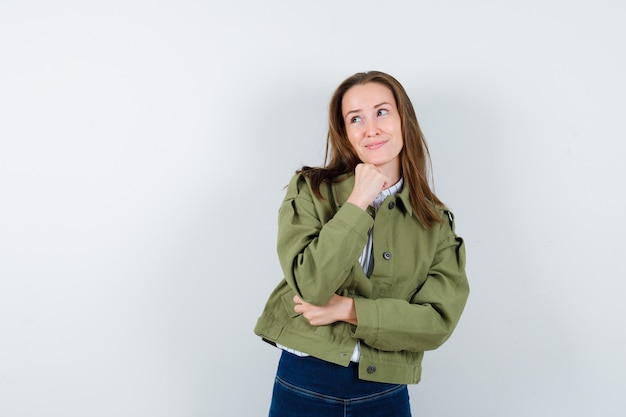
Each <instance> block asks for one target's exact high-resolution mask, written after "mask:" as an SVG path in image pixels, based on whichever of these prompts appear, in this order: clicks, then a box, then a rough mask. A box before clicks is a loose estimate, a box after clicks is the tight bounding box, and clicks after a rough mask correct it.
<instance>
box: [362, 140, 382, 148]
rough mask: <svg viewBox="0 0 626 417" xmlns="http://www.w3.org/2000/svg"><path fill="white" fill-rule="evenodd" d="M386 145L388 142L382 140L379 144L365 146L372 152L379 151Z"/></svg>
mask: <svg viewBox="0 0 626 417" xmlns="http://www.w3.org/2000/svg"><path fill="white" fill-rule="evenodd" d="M385 143H387V141H386V140H382V141H379V142H373V143H370V144H367V145H365V147H366V148H367V149H369V150H370V151H375V150H376V149H378V148H380V147H381V146H383V145H384V144H385Z"/></svg>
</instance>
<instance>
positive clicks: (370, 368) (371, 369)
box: [367, 365, 376, 374]
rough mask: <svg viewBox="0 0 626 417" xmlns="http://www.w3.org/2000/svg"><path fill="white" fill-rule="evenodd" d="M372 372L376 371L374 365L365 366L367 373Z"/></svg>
mask: <svg viewBox="0 0 626 417" xmlns="http://www.w3.org/2000/svg"><path fill="white" fill-rule="evenodd" d="M374 372H376V366H375V365H370V366H368V367H367V373H368V374H373V373H374Z"/></svg>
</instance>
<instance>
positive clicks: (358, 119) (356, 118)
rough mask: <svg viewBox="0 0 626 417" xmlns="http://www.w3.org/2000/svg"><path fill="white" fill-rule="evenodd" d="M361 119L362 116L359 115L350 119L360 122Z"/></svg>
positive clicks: (353, 121)
mask: <svg viewBox="0 0 626 417" xmlns="http://www.w3.org/2000/svg"><path fill="white" fill-rule="evenodd" d="M360 121H361V118H360V117H359V116H354V117H353V118H352V119H350V123H359V122H360Z"/></svg>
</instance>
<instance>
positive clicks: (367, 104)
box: [341, 83, 404, 179]
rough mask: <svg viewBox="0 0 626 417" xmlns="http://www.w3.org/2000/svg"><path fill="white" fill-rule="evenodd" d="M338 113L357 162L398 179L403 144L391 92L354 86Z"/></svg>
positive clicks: (371, 86)
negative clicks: (340, 113)
mask: <svg viewBox="0 0 626 417" xmlns="http://www.w3.org/2000/svg"><path fill="white" fill-rule="evenodd" d="M341 112H342V115H343V120H344V123H345V125H346V133H347V135H348V140H349V141H350V144H351V145H352V148H353V149H354V151H355V152H356V153H357V155H358V156H359V158H360V159H361V162H364V163H368V164H372V165H375V166H376V167H377V168H378V169H380V170H381V172H383V173H384V174H385V175H387V176H388V177H390V178H398V179H399V176H400V151H401V150H402V146H403V144H404V142H403V138H402V122H401V120H400V114H399V113H398V108H397V107H396V100H395V99H394V97H393V94H392V92H391V90H389V88H387V87H385V86H384V85H382V84H379V83H367V84H363V85H355V86H354V87H351V88H350V89H349V90H348V91H346V93H345V94H344V96H343V100H342V102H341Z"/></svg>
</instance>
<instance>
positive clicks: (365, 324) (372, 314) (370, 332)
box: [352, 298, 379, 345]
mask: <svg viewBox="0 0 626 417" xmlns="http://www.w3.org/2000/svg"><path fill="white" fill-rule="evenodd" d="M354 309H355V310H356V318H357V321H358V325H357V326H356V329H354V331H353V333H352V336H354V337H356V338H357V339H361V340H364V341H365V342H366V343H367V344H368V345H372V344H374V343H376V339H378V329H379V326H378V304H377V303H376V300H370V299H368V298H355V299H354Z"/></svg>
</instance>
